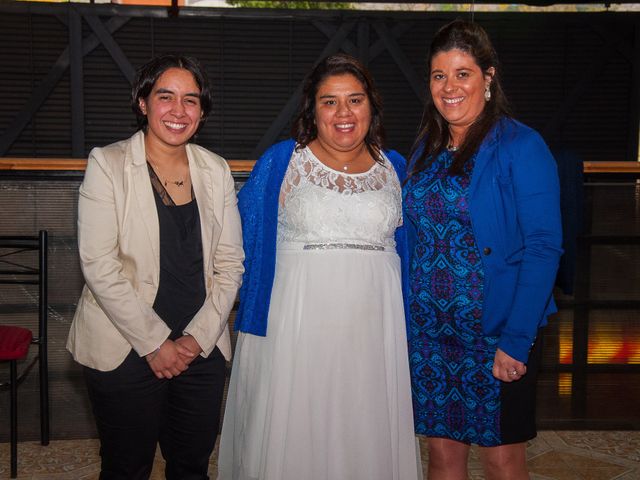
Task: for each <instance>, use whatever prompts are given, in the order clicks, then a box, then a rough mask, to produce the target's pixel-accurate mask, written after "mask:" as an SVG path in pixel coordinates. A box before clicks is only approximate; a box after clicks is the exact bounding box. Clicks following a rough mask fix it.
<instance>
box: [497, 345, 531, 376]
mask: <svg viewBox="0 0 640 480" xmlns="http://www.w3.org/2000/svg"><path fill="white" fill-rule="evenodd" d="M526 373H527V366H526V365H525V364H524V363H522V362H520V361H518V360H516V359H515V358H513V357H512V356H510V355H508V354H506V353H505V352H503V351H502V350H500V349H498V350H497V351H496V356H495V358H494V360H493V376H494V377H496V378H497V379H498V380H502V381H503V382H513V381H515V380H520V379H521V378H522V377H523V376H524V375H525V374H526Z"/></svg>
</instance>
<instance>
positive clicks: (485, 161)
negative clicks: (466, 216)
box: [469, 120, 502, 198]
mask: <svg viewBox="0 0 640 480" xmlns="http://www.w3.org/2000/svg"><path fill="white" fill-rule="evenodd" d="M501 124H502V120H498V122H497V124H496V125H495V126H494V127H493V129H491V131H490V132H489V133H488V134H487V138H486V139H485V140H484V141H483V142H482V144H481V145H480V148H479V149H478V154H477V155H476V160H475V164H474V166H473V174H472V175H471V185H470V186H469V198H473V196H474V193H475V191H476V189H477V188H478V184H479V183H480V179H481V178H482V175H483V173H484V171H485V169H486V168H487V165H489V163H490V161H491V159H492V158H493V157H494V155H495V147H496V144H497V142H498V135H499V129H500V126H501Z"/></svg>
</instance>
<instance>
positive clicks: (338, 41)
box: [251, 20, 355, 157]
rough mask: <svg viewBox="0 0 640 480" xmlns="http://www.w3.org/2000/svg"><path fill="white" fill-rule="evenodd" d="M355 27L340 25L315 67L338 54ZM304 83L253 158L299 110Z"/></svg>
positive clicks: (292, 96) (255, 151) (265, 147)
mask: <svg viewBox="0 0 640 480" xmlns="http://www.w3.org/2000/svg"><path fill="white" fill-rule="evenodd" d="M354 25H355V20H352V21H348V22H344V23H343V24H342V25H340V28H338V30H337V31H336V34H335V35H334V36H333V38H332V39H331V40H329V43H327V44H326V45H325V47H324V49H323V50H322V52H321V53H320V55H319V56H318V58H317V59H316V62H314V65H315V64H316V63H317V62H319V61H320V60H322V59H323V58H324V57H326V56H327V55H331V54H332V53H336V52H337V51H338V50H340V47H341V45H342V43H343V42H344V40H345V38H347V35H349V33H350V32H351V30H352V29H353V26H354ZM303 82H304V80H301V81H300V83H299V85H298V87H297V88H296V90H295V91H294V92H293V94H292V95H291V96H290V97H289V100H288V101H287V103H286V104H285V106H284V107H283V108H282V110H280V113H279V114H278V116H277V117H276V118H275V120H274V121H273V122H271V125H269V128H268V129H267V131H266V132H265V133H264V135H263V136H262V138H261V139H260V141H259V142H258V144H257V145H256V147H255V148H254V149H253V152H252V153H251V156H252V157H258V156H260V154H262V152H264V151H265V150H266V149H267V148H268V147H269V146H270V145H271V144H272V143H274V142H275V141H276V139H277V137H278V134H279V133H280V132H281V131H282V129H283V128H284V126H285V125H286V124H287V122H288V121H289V119H290V118H291V117H292V116H293V114H294V113H295V111H296V109H297V108H298V103H299V101H300V95H301V94H302V85H303Z"/></svg>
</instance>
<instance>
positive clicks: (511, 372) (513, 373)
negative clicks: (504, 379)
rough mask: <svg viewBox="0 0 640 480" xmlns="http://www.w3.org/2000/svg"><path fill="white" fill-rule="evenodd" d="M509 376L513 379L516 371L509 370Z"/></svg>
mask: <svg viewBox="0 0 640 480" xmlns="http://www.w3.org/2000/svg"><path fill="white" fill-rule="evenodd" d="M509 375H511V376H512V377H515V376H516V375H518V371H517V370H511V371H510V372H509Z"/></svg>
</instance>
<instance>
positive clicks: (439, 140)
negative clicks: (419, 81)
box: [409, 20, 511, 176]
mask: <svg viewBox="0 0 640 480" xmlns="http://www.w3.org/2000/svg"><path fill="white" fill-rule="evenodd" d="M453 49H458V50H461V51H463V52H465V53H467V54H468V55H470V56H471V57H473V59H474V60H475V62H476V64H477V65H478V67H480V70H482V72H483V73H485V74H487V71H488V70H489V69H490V68H491V67H494V68H495V73H494V75H493V76H492V79H491V83H490V85H489V88H490V91H491V100H490V101H489V102H486V103H485V105H484V108H483V109H482V112H481V113H480V115H479V116H478V118H477V119H476V121H475V122H473V124H472V125H471V126H470V127H469V130H468V131H467V134H466V136H465V138H464V140H463V141H462V144H461V145H460V146H459V148H458V150H457V151H456V152H455V153H454V154H453V155H454V158H453V162H452V163H451V167H450V168H449V173H450V174H451V175H459V174H461V173H462V172H463V171H464V166H465V164H466V163H467V162H468V161H469V159H471V158H472V157H473V155H475V153H476V152H477V151H478V149H479V148H480V145H481V144H482V141H483V140H484V138H485V137H486V136H487V134H488V133H489V131H490V130H491V128H492V127H493V126H494V125H495V124H496V122H497V121H498V120H499V119H500V118H501V117H510V116H511V113H510V108H509V102H508V101H507V97H506V96H505V94H504V91H503V90H502V85H501V83H500V76H499V73H500V70H499V69H498V55H497V54H496V51H495V49H494V48H493V45H492V44H491V40H490V39H489V36H488V35H487V32H485V31H484V29H483V28H482V27H481V26H480V25H478V24H477V23H472V22H467V21H464V20H454V21H452V22H450V23H448V24H446V25H445V26H444V27H442V28H440V30H438V32H437V33H436V35H435V37H434V38H433V40H432V41H431V47H430V49H429V56H428V61H427V68H428V70H427V72H428V75H429V76H430V73H431V62H432V60H433V57H434V56H435V55H436V54H438V53H440V52H448V51H450V50H453ZM450 142H451V135H450V132H449V124H448V123H447V121H446V120H445V119H444V117H443V116H442V115H441V114H440V112H438V109H437V108H436V107H435V105H434V103H433V97H432V96H431V90H430V89H429V88H427V99H426V103H425V107H424V113H423V114H422V121H421V123H420V131H419V133H418V138H417V139H416V141H415V143H414V145H413V148H412V150H411V156H410V158H412V162H411V167H410V169H409V176H410V175H413V174H415V173H418V172H420V171H421V170H424V169H425V168H428V167H429V166H430V165H431V163H433V161H434V160H435V159H436V158H438V155H440V154H441V153H442V152H443V151H444V149H445V148H446V147H447V145H449V144H450Z"/></svg>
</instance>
